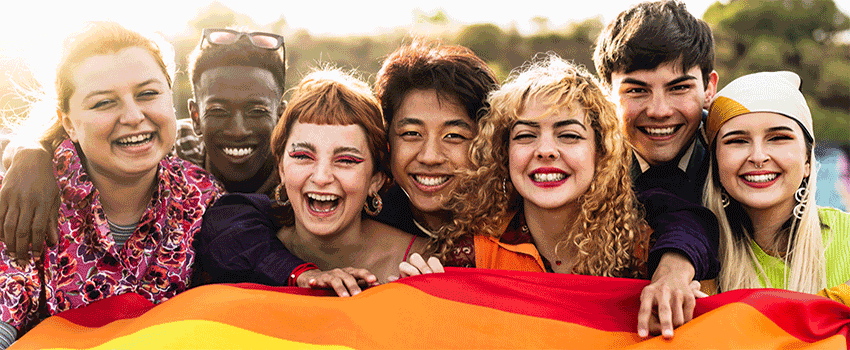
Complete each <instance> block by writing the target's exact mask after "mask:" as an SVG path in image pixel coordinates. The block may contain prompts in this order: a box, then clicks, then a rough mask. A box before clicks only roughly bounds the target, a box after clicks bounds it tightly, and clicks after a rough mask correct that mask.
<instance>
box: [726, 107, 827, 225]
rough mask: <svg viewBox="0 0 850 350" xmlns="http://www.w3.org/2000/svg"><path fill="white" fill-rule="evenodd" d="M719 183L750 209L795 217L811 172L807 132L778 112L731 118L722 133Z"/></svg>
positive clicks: (745, 207) (746, 208)
mask: <svg viewBox="0 0 850 350" xmlns="http://www.w3.org/2000/svg"><path fill="white" fill-rule="evenodd" d="M715 142H716V143H717V148H716V149H717V167H718V175H719V176H720V183H721V184H722V185H723V188H725V189H726V191H727V192H728V193H729V195H730V196H732V198H734V199H735V200H737V201H738V202H740V203H741V205H742V206H743V207H744V209H745V210H751V209H753V210H765V209H769V210H777V212H778V213H782V214H783V215H790V214H791V211H792V210H793V208H794V205H795V204H796V201H795V200H794V192H795V191H797V189H798V188H799V187H800V184H801V183H802V181H803V178H806V177H808V176H809V174H810V173H811V166H810V163H809V161H808V152H806V142H805V138H804V136H803V129H802V128H800V125H799V124H797V122H795V121H794V120H792V119H791V118H788V117H786V116H783V115H780V114H776V113H767V112H759V113H751V114H745V115H742V116H738V117H735V118H732V119H730V120H729V121H727V122H726V123H725V124H723V125H722V126H721V127H720V130H719V132H718V133H717V139H716V141H715Z"/></svg>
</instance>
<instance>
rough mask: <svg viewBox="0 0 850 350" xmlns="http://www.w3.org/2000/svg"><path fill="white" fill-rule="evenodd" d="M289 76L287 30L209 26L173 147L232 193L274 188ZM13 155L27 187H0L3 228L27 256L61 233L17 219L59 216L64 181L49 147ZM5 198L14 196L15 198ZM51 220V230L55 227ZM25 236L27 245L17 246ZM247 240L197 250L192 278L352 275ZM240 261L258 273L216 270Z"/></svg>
mask: <svg viewBox="0 0 850 350" xmlns="http://www.w3.org/2000/svg"><path fill="white" fill-rule="evenodd" d="M285 74H286V60H285V48H284V40H283V37H282V36H280V35H277V34H271V33H262V32H248V33H245V32H238V31H234V30H230V29H205V30H204V32H203V36H202V38H201V41H200V43H199V44H198V46H197V47H195V49H194V51H193V52H192V53H191V54H190V55H189V76H190V78H191V80H192V92H193V99H191V100H189V101H188V108H189V113H190V115H191V118H190V119H189V120H181V121H178V134H177V142H176V144H175V151H176V154H177V155H178V156H179V157H180V158H183V159H185V160H188V161H190V162H193V163H195V164H197V165H198V166H200V167H202V168H204V169H206V170H207V171H208V172H210V173H211V174H213V175H214V176H215V177H216V179H218V180H219V181H221V182H222V184H223V185H224V187H225V189H226V190H227V191H228V192H247V193H263V194H267V195H271V194H272V193H273V191H274V188H275V186H277V184H278V183H279V182H280V179H279V178H278V173H277V164H276V163H275V160H274V157H273V156H272V154H271V149H270V141H271V132H272V130H273V129H274V126H275V125H276V124H277V120H278V118H279V117H280V115H281V114H282V113H283V109H284V107H285V103H284V102H283V101H282V96H283V92H284V81H285ZM12 157H14V161H13V162H11V164H10V167H9V172H8V173H7V175H6V179H5V182H6V183H9V181H15V179H16V178H17V181H18V183H24V184H28V186H3V191H6V193H2V194H0V220H2V221H3V224H4V225H3V229H4V234H5V235H0V236H2V239H4V240H5V241H6V242H8V241H10V240H11V239H17V243H19V244H16V247H17V251H16V253H17V254H16V255H20V256H19V258H21V259H26V256H27V255H28V254H29V251H30V245H29V242H32V243H33V244H32V248H31V250H32V253H33V254H34V255H36V256H39V255H40V254H41V250H42V249H43V243H44V242H45V239H46V240H47V244H49V245H53V244H56V242H57V240H58V237H57V236H56V232H55V231H51V232H47V230H48V229H43V230H33V229H31V227H30V225H28V224H20V223H34V222H39V221H40V222H55V221H56V215H57V213H58V207H51V203H52V201H53V198H55V200H56V203H57V204H58V189H57V188H56V181H55V179H54V178H53V171H52V167H53V164H52V157H51V155H50V154H48V153H47V152H46V151H44V150H43V149H39V148H36V147H25V148H22V149H20V150H17V152H16V153H15V154H13V155H12V154H10V155H6V156H4V159H6V160H9V159H12ZM9 198H15V199H16V200H14V201H12V202H11V203H10V201H9ZM27 208H32V209H27ZM7 217H15V218H16V219H17V218H18V217H20V219H19V220H14V221H15V222H17V223H19V224H18V225H17V227H15V225H6V224H7V220H5V218H7ZM32 226H33V227H34V226H35V225H32ZM46 226H49V227H54V228H55V226H56V225H46ZM10 234H11V235H13V236H12V237H10V236H9V235H10ZM217 239H219V238H217ZM220 239H225V240H226V239H228V237H221V238H220ZM22 242H24V243H25V244H20V243H22ZM195 243H199V242H195ZM247 243H248V244H247V245H246V242H245V241H244V240H242V241H241V244H242V245H243V246H242V247H240V248H238V249H240V251H238V252H234V254H233V255H232V256H227V257H221V259H227V261H224V260H221V259H219V260H216V259H218V257H210V256H209V255H206V254H196V256H201V255H205V257H206V259H205V260H206V261H201V260H202V259H201V258H199V260H198V261H196V264H195V267H194V268H195V270H196V273H195V276H193V285H194V284H201V283H211V282H255V283H262V284H271V285H298V286H302V287H307V286H308V281H310V280H315V281H316V283H314V285H313V286H314V287H339V288H343V289H341V290H344V287H343V280H342V278H343V277H344V278H347V279H351V280H352V281H353V278H351V277H350V275H348V274H344V275H343V274H341V273H340V271H328V272H322V271H319V270H318V269H316V268H315V265H313V264H310V263H305V262H304V261H302V260H301V259H299V258H297V257H295V256H294V255H292V254H291V253H289V251H287V250H286V249H285V248H283V245H282V243H281V242H280V241H279V240H276V239H275V240H265V239H263V240H259V239H258V240H257V241H256V242H247ZM203 245H204V246H206V245H208V242H205V243H204V244H203ZM196 246H197V244H196ZM234 249H237V248H235V247H234ZM10 251H11V249H10ZM257 257H262V260H258V259H256V258H257ZM239 264H241V265H244V268H245V269H246V271H248V270H250V271H252V273H251V275H250V276H246V275H242V276H236V275H232V274H228V273H220V271H222V270H221V269H219V268H218V266H223V265H229V266H228V267H229V268H233V265H239ZM205 267H206V268H205ZM229 271H230V272H232V271H233V270H232V269H231V270H229ZM340 276H343V277H340Z"/></svg>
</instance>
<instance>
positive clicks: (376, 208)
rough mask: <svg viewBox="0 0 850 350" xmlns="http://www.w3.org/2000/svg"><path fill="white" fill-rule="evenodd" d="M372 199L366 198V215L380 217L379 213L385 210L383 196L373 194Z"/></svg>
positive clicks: (364, 207) (364, 205)
mask: <svg viewBox="0 0 850 350" xmlns="http://www.w3.org/2000/svg"><path fill="white" fill-rule="evenodd" d="M371 197H372V199H371V200H370V199H369V197H366V203H364V204H363V210H365V211H366V214H369V215H372V216H378V213H380V212H381V209H383V208H384V201H383V200H381V196H380V195H379V194H377V193H374V194H372V196H371Z"/></svg>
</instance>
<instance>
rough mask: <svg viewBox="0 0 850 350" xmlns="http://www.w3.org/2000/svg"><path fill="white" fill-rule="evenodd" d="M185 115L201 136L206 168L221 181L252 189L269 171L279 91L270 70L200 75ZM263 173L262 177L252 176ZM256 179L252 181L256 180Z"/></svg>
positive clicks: (231, 69)
mask: <svg viewBox="0 0 850 350" xmlns="http://www.w3.org/2000/svg"><path fill="white" fill-rule="evenodd" d="M196 89H197V93H198V100H197V101H190V104H189V112H190V114H191V116H192V121H193V123H194V127H195V131H196V132H197V133H198V134H199V135H200V134H202V135H205V136H204V146H205V148H206V157H207V159H206V161H207V168H208V169H209V170H210V171H211V172H212V173H213V175H215V176H216V177H217V178H219V179H220V180H222V181H223V182H225V184H227V183H230V182H239V181H249V180H251V181H254V179H257V178H259V180H258V181H255V182H258V185H259V184H262V183H263V181H264V180H265V179H266V178H267V177H268V175H269V174H268V173H269V172H271V171H273V169H274V157H272V154H271V148H270V147H269V142H270V139H271V133H272V130H273V129H274V126H275V124H276V123H277V120H278V118H279V117H280V113H281V112H282V109H281V108H280V91H279V90H280V89H279V88H278V87H277V85H276V83H275V79H274V76H273V75H272V73H271V72H269V71H267V70H265V69H262V68H256V67H242V66H231V67H217V68H212V69H208V70H206V71H204V72H203V73H202V74H201V77H200V79H199V81H198V86H197V87H196ZM262 169H265V172H267V173H266V174H258V173H259V172H260V171H261V170H262ZM257 176H258V177H257Z"/></svg>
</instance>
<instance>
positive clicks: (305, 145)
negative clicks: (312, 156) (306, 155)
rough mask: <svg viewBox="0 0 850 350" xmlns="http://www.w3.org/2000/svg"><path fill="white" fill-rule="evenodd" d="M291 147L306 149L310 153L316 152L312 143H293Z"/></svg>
mask: <svg viewBox="0 0 850 350" xmlns="http://www.w3.org/2000/svg"><path fill="white" fill-rule="evenodd" d="M291 147H292V148H293V149H294V148H306V149H308V150H310V151H312V152H316V146H314V145H313V144H312V143H308V142H293V143H292V145H291Z"/></svg>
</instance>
